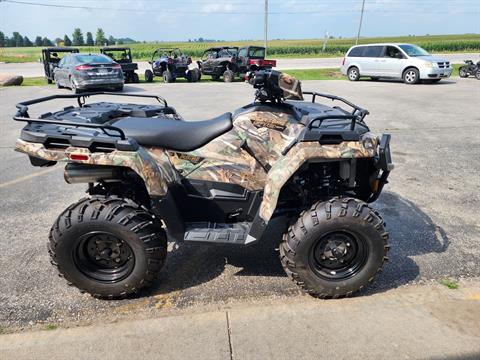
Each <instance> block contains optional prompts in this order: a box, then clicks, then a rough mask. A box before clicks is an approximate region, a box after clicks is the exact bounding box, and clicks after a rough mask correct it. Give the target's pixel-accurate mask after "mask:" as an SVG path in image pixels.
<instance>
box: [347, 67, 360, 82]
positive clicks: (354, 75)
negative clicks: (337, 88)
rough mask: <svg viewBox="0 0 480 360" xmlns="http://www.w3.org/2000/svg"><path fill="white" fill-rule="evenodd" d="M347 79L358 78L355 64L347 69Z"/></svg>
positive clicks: (353, 79) (354, 79) (356, 79)
mask: <svg viewBox="0 0 480 360" xmlns="http://www.w3.org/2000/svg"><path fill="white" fill-rule="evenodd" d="M347 75H348V80H350V81H358V80H359V79H360V71H359V70H358V68H357V67H356V66H352V67H351V68H350V69H348V73H347Z"/></svg>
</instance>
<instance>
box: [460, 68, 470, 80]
mask: <svg viewBox="0 0 480 360" xmlns="http://www.w3.org/2000/svg"><path fill="white" fill-rule="evenodd" d="M458 76H460V77H461V78H466V77H468V71H467V69H465V68H464V67H461V68H460V69H458Z"/></svg>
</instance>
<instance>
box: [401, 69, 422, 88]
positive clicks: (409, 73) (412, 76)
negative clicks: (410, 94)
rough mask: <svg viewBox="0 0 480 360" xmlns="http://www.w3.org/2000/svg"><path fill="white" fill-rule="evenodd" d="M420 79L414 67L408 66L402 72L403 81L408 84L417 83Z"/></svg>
mask: <svg viewBox="0 0 480 360" xmlns="http://www.w3.org/2000/svg"><path fill="white" fill-rule="evenodd" d="M419 81H420V73H419V72H418V70H417V69H415V68H409V69H407V70H405V72H404V73H403V82H404V83H405V84H408V85H413V84H417V83H418V82H419Z"/></svg>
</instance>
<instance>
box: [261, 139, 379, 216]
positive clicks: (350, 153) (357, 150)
mask: <svg viewBox="0 0 480 360" xmlns="http://www.w3.org/2000/svg"><path fill="white" fill-rule="evenodd" d="M372 140H373V139H372ZM376 148H377V146H376V140H375V143H372V146H369V147H368V148H367V147H365V146H364V145H363V142H361V141H345V142H342V143H340V144H335V145H319V144H318V142H301V143H299V144H297V145H295V146H294V147H293V148H292V149H291V150H290V151H289V152H288V153H287V155H286V156H284V157H281V158H280V159H279V160H278V161H277V162H275V164H274V165H273V166H272V168H271V169H270V171H269V172H268V175H267V181H266V183H265V191H264V195H263V200H262V204H261V205H260V217H261V218H262V219H263V220H264V221H266V222H267V221H269V220H270V218H271V217H272V215H273V212H274V211H275V208H276V207H277V202H278V197H279V195H280V191H281V190H282V187H283V185H285V183H286V182H287V181H288V180H289V179H290V178H291V177H292V176H293V175H294V174H295V172H296V171H297V170H298V169H299V168H300V166H302V165H303V164H304V163H306V162H310V161H315V162H321V161H322V160H324V161H332V160H345V159H354V158H367V157H374V156H375V155H376Z"/></svg>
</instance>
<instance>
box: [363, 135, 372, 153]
mask: <svg viewBox="0 0 480 360" xmlns="http://www.w3.org/2000/svg"><path fill="white" fill-rule="evenodd" d="M362 144H363V147H364V148H365V149H367V150H372V149H375V143H374V141H373V139H372V138H371V137H365V138H364V139H363V140H362Z"/></svg>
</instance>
